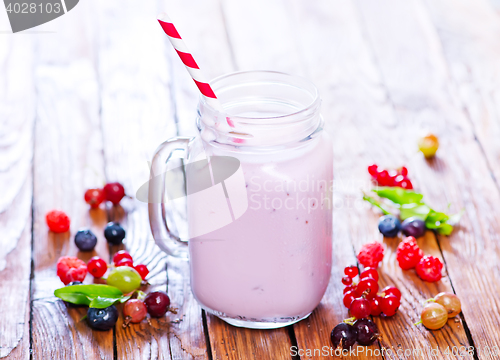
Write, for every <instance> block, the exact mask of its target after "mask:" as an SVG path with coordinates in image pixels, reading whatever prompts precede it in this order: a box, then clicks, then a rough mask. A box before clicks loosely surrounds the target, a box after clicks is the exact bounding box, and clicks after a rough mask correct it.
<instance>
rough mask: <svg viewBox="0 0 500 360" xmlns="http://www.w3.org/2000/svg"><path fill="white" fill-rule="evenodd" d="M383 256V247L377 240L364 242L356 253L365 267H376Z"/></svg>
mask: <svg viewBox="0 0 500 360" xmlns="http://www.w3.org/2000/svg"><path fill="white" fill-rule="evenodd" d="M383 258H384V247H383V245H382V244H381V243H379V242H377V241H373V242H371V243H368V244H364V245H363V246H362V247H361V250H360V251H359V253H358V260H359V262H360V263H361V265H363V266H365V267H373V268H376V267H378V264H379V263H380V262H381V261H382V259H383Z"/></svg>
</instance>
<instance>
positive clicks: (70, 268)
mask: <svg viewBox="0 0 500 360" xmlns="http://www.w3.org/2000/svg"><path fill="white" fill-rule="evenodd" d="M113 265H114V268H118V267H121V266H128V267H131V268H133V269H135V270H136V271H137V273H139V275H140V276H141V279H142V280H145V279H146V276H147V275H148V274H149V270H148V268H147V266H146V265H144V264H138V265H135V266H134V263H133V259H132V256H131V255H130V254H129V253H128V252H127V251H125V250H121V251H118V252H117V253H116V254H115V255H114V256H113ZM107 271H108V264H106V261H104V260H103V259H101V258H100V257H99V256H94V257H93V258H91V259H90V260H89V262H88V264H85V262H84V261H83V260H80V259H78V258H77V257H74V256H63V257H61V258H59V260H58V261H57V276H59V278H60V279H61V281H62V282H63V283H64V285H68V284H69V283H71V282H74V281H78V282H83V280H85V277H86V276H87V272H89V273H90V274H91V275H92V276H93V277H94V278H96V279H98V278H102V277H103V276H104V274H106V272H107Z"/></svg>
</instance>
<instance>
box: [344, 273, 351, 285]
mask: <svg viewBox="0 0 500 360" xmlns="http://www.w3.org/2000/svg"><path fill="white" fill-rule="evenodd" d="M342 284H344V285H346V286H347V285H351V284H352V279H351V278H350V277H349V276H347V275H346V276H344V277H343V278H342Z"/></svg>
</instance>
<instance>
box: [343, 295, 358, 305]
mask: <svg viewBox="0 0 500 360" xmlns="http://www.w3.org/2000/svg"><path fill="white" fill-rule="evenodd" d="M356 298H357V296H356V294H355V293H354V291H348V292H346V293H345V294H344V298H343V300H342V302H343V303H344V306H345V307H346V308H348V309H349V308H350V307H351V303H352V302H353V301H354V299H356Z"/></svg>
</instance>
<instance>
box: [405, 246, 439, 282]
mask: <svg viewBox="0 0 500 360" xmlns="http://www.w3.org/2000/svg"><path fill="white" fill-rule="evenodd" d="M396 258H397V260H398V263H399V267H400V268H401V269H403V270H410V269H416V271H417V275H418V276H419V277H420V278H421V279H422V280H424V281H429V282H435V281H439V280H441V277H442V274H441V271H442V270H443V263H442V262H441V260H439V259H438V258H436V257H434V256H432V255H425V256H424V252H423V251H422V249H420V248H419V246H418V244H417V240H416V239H415V238H414V237H413V236H408V237H407V238H405V239H404V240H403V241H402V242H400V243H399V245H398V249H397V251H396Z"/></svg>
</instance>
